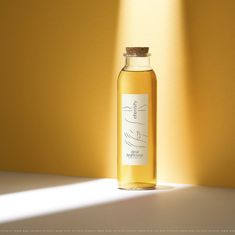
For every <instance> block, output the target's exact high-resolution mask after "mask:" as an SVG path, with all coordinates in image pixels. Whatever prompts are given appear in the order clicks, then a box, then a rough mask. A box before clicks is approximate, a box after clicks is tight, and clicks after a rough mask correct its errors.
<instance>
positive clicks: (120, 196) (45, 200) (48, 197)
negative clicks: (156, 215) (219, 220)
mask: <svg viewBox="0 0 235 235" xmlns="http://www.w3.org/2000/svg"><path fill="white" fill-rule="evenodd" d="M161 185H162V184H161ZM161 185H159V189H160V190H158V191H156V190H146V191H125V190H119V189H117V185H116V180H114V179H98V180H93V181H88V182H83V183H77V184H71V185H63V186H57V187H49V188H44V189H34V190H28V191H23V192H16V193H10V194H5V195H2V196H0V224H3V223H7V222H11V221H16V220H21V219H27V218H32V217H37V216H43V215H48V214H53V213H56V212H63V211H68V210H74V209H79V208H84V207H90V206H94V205H101V204H105V203H111V202H114V201H118V200H125V199H127V198H132V197H140V196H144V195H149V194H154V193H162V192H169V191H172V190H176V189H182V188H185V187H189V185H178V184H164V186H161ZM166 186H167V187H166Z"/></svg>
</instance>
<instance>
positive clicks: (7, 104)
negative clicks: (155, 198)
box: [0, 0, 118, 177]
mask: <svg viewBox="0 0 235 235" xmlns="http://www.w3.org/2000/svg"><path fill="white" fill-rule="evenodd" d="M0 9H1V10H0V11H1V14H0V15H1V20H0V22H1V23H0V25H1V34H2V37H1V61H0V64H1V69H0V71H1V72H0V77H1V86H0V106H1V116H0V123H1V127H0V128H1V131H0V142H1V148H0V155H1V156H2V158H1V159H0V165H1V169H4V170H20V171H31V172H32V171H33V172H50V173H58V174H67V175H80V176H90V177H93V176H95V177H103V176H107V175H109V176H110V175H114V173H115V165H113V164H112V165H111V164H109V165H110V166H111V167H107V163H109V162H112V163H113V162H116V161H115V159H116V156H114V155H113V154H112V155H111V154H110V153H109V148H112V146H111V147H110V146H109V147H107V145H108V141H109V138H110V135H115V131H114V130H110V128H109V125H110V123H109V122H110V112H111V110H110V109H111V107H110V98H111V96H112V92H113V84H112V82H113V79H112V77H113V71H112V68H113V58H114V50H115V38H116V24H117V14H118V1H116V0H101V1H100V0H92V1H86V0H79V1H78V0H70V1H63V0H52V1H46V0H43V1H41V0H36V1H28V0H22V1H17V0H10V1H9V0H3V1H1V3H0ZM113 110H115V109H114V107H112V111H113ZM110 144H111V145H112V144H115V143H110Z"/></svg>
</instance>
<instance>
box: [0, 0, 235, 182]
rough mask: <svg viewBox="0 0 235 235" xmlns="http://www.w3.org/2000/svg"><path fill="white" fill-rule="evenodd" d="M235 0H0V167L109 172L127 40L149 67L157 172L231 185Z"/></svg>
mask: <svg viewBox="0 0 235 235" xmlns="http://www.w3.org/2000/svg"><path fill="white" fill-rule="evenodd" d="M234 11H235V1H234V0H224V1H221V0H147V1H146V0H120V1H118V0H90V1H89V0H69V1H65V0H54V1H47V0H35V1H31V0H22V1H17V0H1V1H0V27H1V38H0V42H1V44H0V50H1V57H0V60H1V61H0V108H1V116H0V129H1V132H0V168H1V169H3V170H19V171H33V172H49V173H59V174H66V175H80V176H91V177H93V176H94V177H115V176H116V78H117V74H118V71H119V70H120V68H121V67H122V65H123V58H122V53H123V50H124V47H125V46H136V45H137V46H150V50H151V52H152V54H153V56H152V65H153V67H154V69H155V71H156V73H157V75H158V78H159V80H158V179H159V180H161V181H173V182H180V183H196V184H204V185H221V186H235V144H234V143H235V141H234V139H235V138H234V137H233V133H234V132H235V120H234V114H235V95H234V93H235V62H234V61H235V44H234V42H235V28H234V23H233V22H235V15H234Z"/></svg>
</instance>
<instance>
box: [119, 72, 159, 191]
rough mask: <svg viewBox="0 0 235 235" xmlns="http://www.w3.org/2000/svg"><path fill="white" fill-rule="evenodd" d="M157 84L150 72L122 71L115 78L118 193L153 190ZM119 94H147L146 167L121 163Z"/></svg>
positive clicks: (120, 105)
mask: <svg viewBox="0 0 235 235" xmlns="http://www.w3.org/2000/svg"><path fill="white" fill-rule="evenodd" d="M156 83H157V80H156V76H155V73H154V71H153V70H148V71H125V70H122V71H121V72H120V74H119V77H118V110H117V119H118V127H117V138H118V143H117V144H118V149H117V154H118V158H117V165H118V166H117V167H118V172H117V173H118V174H117V177H118V186H119V188H121V189H153V188H155V186H156V110H157V107H156ZM122 94H148V102H149V103H148V106H149V108H148V161H147V164H145V165H124V164H123V161H122Z"/></svg>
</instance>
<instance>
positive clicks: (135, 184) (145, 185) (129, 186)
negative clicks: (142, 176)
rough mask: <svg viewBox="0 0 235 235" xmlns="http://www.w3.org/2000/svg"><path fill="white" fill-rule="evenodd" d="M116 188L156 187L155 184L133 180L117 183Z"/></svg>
mask: <svg viewBox="0 0 235 235" xmlns="http://www.w3.org/2000/svg"><path fill="white" fill-rule="evenodd" d="M118 188H119V189H123V190H153V189H156V184H150V183H143V182H133V183H124V184H119V185H118Z"/></svg>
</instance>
